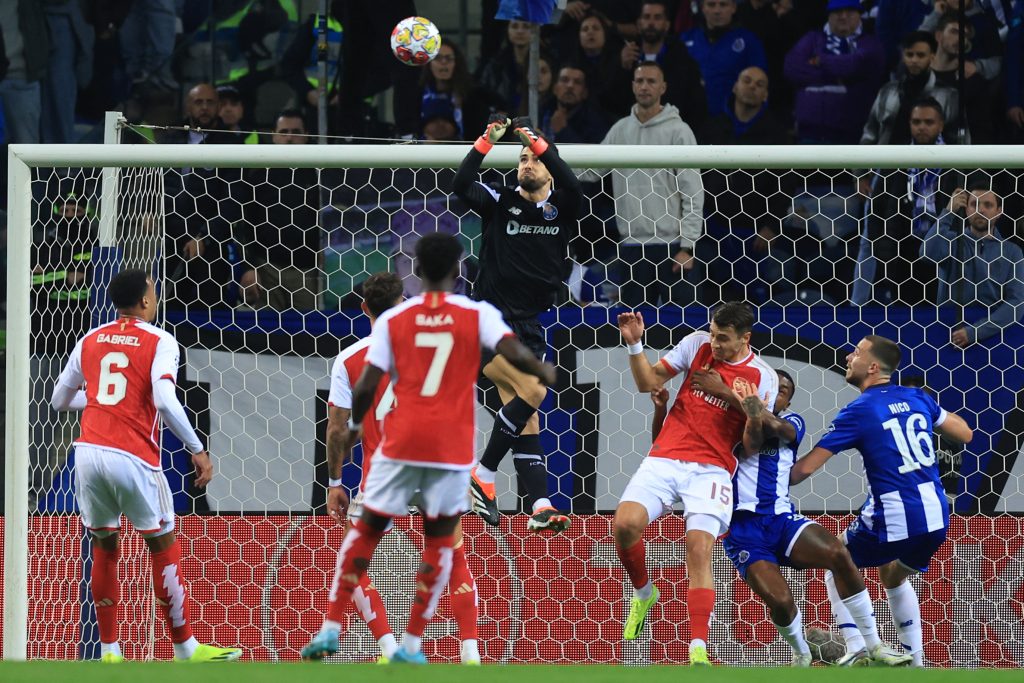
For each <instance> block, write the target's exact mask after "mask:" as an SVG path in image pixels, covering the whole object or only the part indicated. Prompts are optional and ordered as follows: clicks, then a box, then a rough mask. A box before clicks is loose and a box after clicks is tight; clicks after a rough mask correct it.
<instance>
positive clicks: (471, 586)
mask: <svg viewBox="0 0 1024 683" xmlns="http://www.w3.org/2000/svg"><path fill="white" fill-rule="evenodd" d="M464 540H465V539H464V537H463V535H462V520H461V519H460V520H459V523H458V524H457V525H456V527H455V545H454V552H453V553H452V575H451V578H450V579H449V580H448V592H449V594H450V595H451V603H452V615H453V616H454V617H455V623H456V624H457V625H458V627H459V638H461V639H462V648H461V659H462V663H463V664H467V665H470V666H475V665H479V664H480V647H479V644H478V641H477V617H478V614H479V608H478V605H477V591H476V580H475V579H474V578H473V574H472V572H470V570H469V562H468V561H467V559H466V546H465V543H464Z"/></svg>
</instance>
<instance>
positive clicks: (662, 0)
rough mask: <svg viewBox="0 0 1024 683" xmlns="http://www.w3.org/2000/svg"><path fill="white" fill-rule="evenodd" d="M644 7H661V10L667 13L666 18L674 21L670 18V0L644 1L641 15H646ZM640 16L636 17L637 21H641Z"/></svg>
mask: <svg viewBox="0 0 1024 683" xmlns="http://www.w3.org/2000/svg"><path fill="white" fill-rule="evenodd" d="M644 5H661V9H662V10H663V11H664V12H665V18H666V19H668V20H669V21H672V17H670V16H669V8H668V0H643V2H641V3H640V14H643V13H644ZM640 14H638V15H636V18H637V19H640Z"/></svg>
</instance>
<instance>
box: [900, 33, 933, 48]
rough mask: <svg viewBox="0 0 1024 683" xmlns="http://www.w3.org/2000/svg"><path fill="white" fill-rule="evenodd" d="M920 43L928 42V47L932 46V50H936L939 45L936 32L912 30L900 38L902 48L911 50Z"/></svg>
mask: <svg viewBox="0 0 1024 683" xmlns="http://www.w3.org/2000/svg"><path fill="white" fill-rule="evenodd" d="M918 43H928V47H930V48H931V50H932V52H935V50H937V49H938V47H939V45H938V43H936V42H935V34H934V33H932V32H931V31H911V32H910V33H908V34H906V35H905V36H903V38H901V39H900V49H901V50H909V49H910V48H912V47H914V46H915V45H917V44H918Z"/></svg>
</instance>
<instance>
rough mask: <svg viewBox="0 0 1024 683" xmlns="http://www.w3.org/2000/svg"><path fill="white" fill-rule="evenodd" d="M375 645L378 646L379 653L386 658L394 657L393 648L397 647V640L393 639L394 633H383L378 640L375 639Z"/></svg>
mask: <svg viewBox="0 0 1024 683" xmlns="http://www.w3.org/2000/svg"><path fill="white" fill-rule="evenodd" d="M377 645H379V646H380V653H381V654H382V655H384V656H385V657H387V658H388V659H391V658H392V657H394V656H395V650H397V649H398V641H397V640H395V634H394V633H385V634H384V635H383V636H381V637H380V640H378V641H377Z"/></svg>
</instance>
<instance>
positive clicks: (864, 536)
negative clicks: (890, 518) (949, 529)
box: [840, 517, 946, 574]
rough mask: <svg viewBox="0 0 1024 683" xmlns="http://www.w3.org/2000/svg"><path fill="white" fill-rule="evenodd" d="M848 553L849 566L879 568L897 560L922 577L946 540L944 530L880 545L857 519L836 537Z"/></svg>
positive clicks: (872, 531)
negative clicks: (851, 561) (851, 564)
mask: <svg viewBox="0 0 1024 683" xmlns="http://www.w3.org/2000/svg"><path fill="white" fill-rule="evenodd" d="M840 540H841V541H842V542H843V543H845V544H846V549H847V550H849V551H850V557H852V558H853V563H854V564H855V565H857V566H858V567H860V568H861V569H863V568H864V567H881V566H882V565H883V564H889V563H890V562H892V561H893V560H899V561H900V563H901V564H903V565H904V566H906V567H907V568H908V569H913V570H914V571H916V572H921V573H922V574H923V573H924V572H926V571H928V563H929V562H930V561H931V559H932V555H934V554H935V551H937V550H938V549H939V546H941V545H942V544H943V543H944V542H945V541H946V530H945V529H939V530H938V531H933V532H931V533H928V534H920V535H918V536H911V537H910V538H905V539H903V540H902V541H894V542H892V543H883V542H882V541H881V540H880V539H879V538H878V532H877V531H875V530H873V529H869V528H867V527H866V526H865V525H864V523H863V522H862V521H861V519H860V518H859V517H858V518H857V519H855V520H853V523H852V524H850V526H849V527H847V529H846V531H844V532H843V534H842V536H840Z"/></svg>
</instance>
